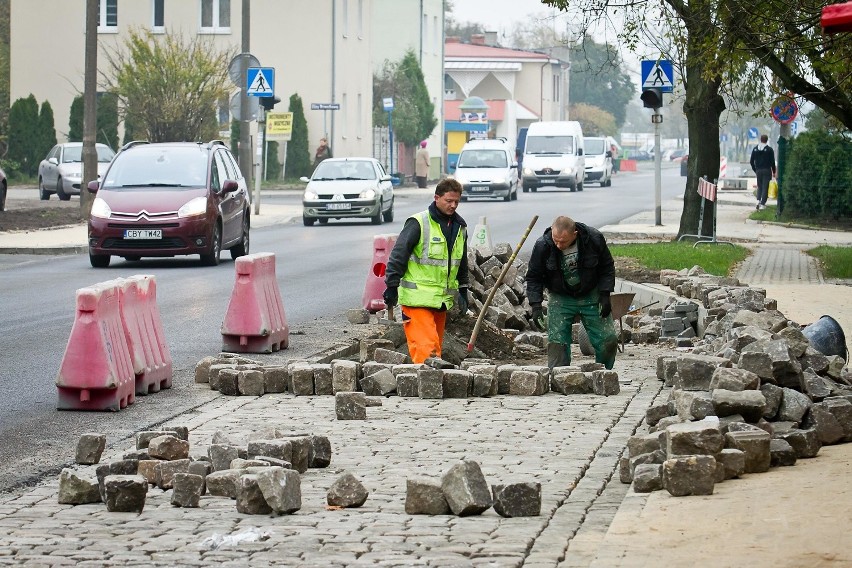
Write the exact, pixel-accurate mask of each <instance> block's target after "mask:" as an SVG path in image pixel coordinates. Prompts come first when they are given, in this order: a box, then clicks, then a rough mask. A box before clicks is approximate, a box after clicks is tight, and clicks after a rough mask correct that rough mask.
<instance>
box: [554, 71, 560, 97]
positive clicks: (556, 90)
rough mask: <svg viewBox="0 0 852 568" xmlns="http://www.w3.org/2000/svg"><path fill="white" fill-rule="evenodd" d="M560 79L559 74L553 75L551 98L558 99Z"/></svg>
mask: <svg viewBox="0 0 852 568" xmlns="http://www.w3.org/2000/svg"><path fill="white" fill-rule="evenodd" d="M560 81H561V76H560V75H556V74H554V75H553V100H554V101H558V100H559V82H560Z"/></svg>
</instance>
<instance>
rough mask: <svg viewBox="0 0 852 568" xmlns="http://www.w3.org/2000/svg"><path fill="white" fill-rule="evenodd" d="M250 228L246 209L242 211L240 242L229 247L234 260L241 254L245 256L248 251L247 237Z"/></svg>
mask: <svg viewBox="0 0 852 568" xmlns="http://www.w3.org/2000/svg"><path fill="white" fill-rule="evenodd" d="M250 229H251V226H250V223H249V214H248V211H246V212H244V213H243V234H242V236H241V237H240V242H239V243H237V244H236V245H234V246H232V247H231V249H230V251H231V258H233V259H234V260H237V259H238V258H240V257H241V256H245V255H247V254H248V253H249V248H250V245H251V240H250V237H249V230H250Z"/></svg>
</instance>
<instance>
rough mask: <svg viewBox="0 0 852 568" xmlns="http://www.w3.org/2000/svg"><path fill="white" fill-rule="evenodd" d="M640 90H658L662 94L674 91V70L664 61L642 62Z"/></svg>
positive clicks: (669, 63)
mask: <svg viewBox="0 0 852 568" xmlns="http://www.w3.org/2000/svg"><path fill="white" fill-rule="evenodd" d="M642 88H643V89H652V88H658V89H660V90H661V91H662V92H664V93H671V92H672V90H674V68H673V67H672V62H671V61H668V60H666V59H660V60H659V61H656V60H643V61H642Z"/></svg>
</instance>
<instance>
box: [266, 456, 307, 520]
mask: <svg viewBox="0 0 852 568" xmlns="http://www.w3.org/2000/svg"><path fill="white" fill-rule="evenodd" d="M255 477H256V478H257V485H258V487H259V488H260V491H261V493H262V494H263V498H264V499H265V500H266V503H267V505H269V507H270V508H271V509H272V511H273V512H275V513H278V514H285V515H289V514H290V513H295V512H296V511H298V510H299V509H301V508H302V482H301V479H300V478H299V473H298V472H296V471H294V470H292V469H284V468H282V467H270V468H267V469H266V470H264V471H262V472H260V473H258V474H257V475H256V476H255Z"/></svg>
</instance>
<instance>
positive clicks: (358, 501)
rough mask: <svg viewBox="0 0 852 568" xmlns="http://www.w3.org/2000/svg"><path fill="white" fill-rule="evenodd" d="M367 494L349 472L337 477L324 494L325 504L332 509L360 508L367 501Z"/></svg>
mask: <svg viewBox="0 0 852 568" xmlns="http://www.w3.org/2000/svg"><path fill="white" fill-rule="evenodd" d="M369 494H370V493H369V492H368V491H367V490H366V489H365V488H364V486H363V485H362V484H361V482H360V481H358V479H357V478H356V477H355V476H354V475H352V474H351V473H349V472H345V473H344V474H343V475H341V476H340V477H338V478H337V479H336V480H335V482H334V483H333V484H332V485H331V487H330V488H329V489H328V492H327V493H326V497H325V499H326V502H327V503H328V504H329V505H331V506H334V507H344V508H349V507H360V506H361V505H363V504H364V503H365V502H366V501H367V497H368V496H369Z"/></svg>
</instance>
